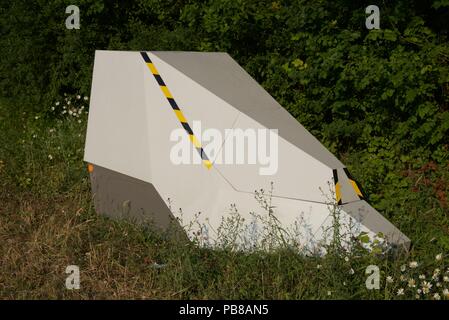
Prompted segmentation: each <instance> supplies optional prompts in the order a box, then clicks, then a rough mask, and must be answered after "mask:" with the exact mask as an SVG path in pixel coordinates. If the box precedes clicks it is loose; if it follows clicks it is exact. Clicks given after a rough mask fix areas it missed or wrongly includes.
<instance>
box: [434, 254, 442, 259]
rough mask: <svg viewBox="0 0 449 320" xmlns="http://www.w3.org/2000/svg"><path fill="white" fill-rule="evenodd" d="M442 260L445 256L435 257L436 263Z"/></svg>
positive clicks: (438, 255)
mask: <svg viewBox="0 0 449 320" xmlns="http://www.w3.org/2000/svg"><path fill="white" fill-rule="evenodd" d="M441 259H443V254H441V253H439V254H437V255H436V256H435V260H436V261H440V260H441Z"/></svg>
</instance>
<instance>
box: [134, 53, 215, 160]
mask: <svg viewBox="0 0 449 320" xmlns="http://www.w3.org/2000/svg"><path fill="white" fill-rule="evenodd" d="M140 54H141V55H142V57H143V60H144V61H145V63H146V65H147V66H148V68H149V69H150V71H151V73H152V74H153V76H154V79H155V80H156V82H157V83H158V84H159V87H160V88H161V91H162V93H163V94H164V96H165V97H166V98H167V100H168V103H169V104H170V106H171V107H172V109H173V111H174V112H175V115H176V117H177V118H178V120H179V121H180V122H181V125H182V127H183V128H184V130H185V131H186V132H187V134H188V135H189V139H190V141H191V142H192V144H193V146H194V147H195V149H196V150H197V151H198V153H199V155H200V157H201V159H202V161H203V164H204V165H205V166H206V168H207V169H210V168H211V167H212V162H211V161H210V160H209V158H208V157H207V155H206V153H205V152H204V150H203V147H202V146H201V142H200V141H199V140H198V139H197V138H196V137H195V134H194V133H193V131H192V128H191V127H190V125H189V124H188V123H187V119H186V118H185V117H184V114H183V113H182V111H181V109H180V108H179V106H178V104H177V103H176V101H175V99H174V98H173V96H172V94H171V92H170V90H168V88H167V86H166V85H165V82H164V80H162V77H161V76H160V74H159V72H158V71H157V69H156V67H155V66H154V64H153V62H152V61H151V59H150V57H149V56H148V54H147V53H146V52H144V51H142V52H140Z"/></svg>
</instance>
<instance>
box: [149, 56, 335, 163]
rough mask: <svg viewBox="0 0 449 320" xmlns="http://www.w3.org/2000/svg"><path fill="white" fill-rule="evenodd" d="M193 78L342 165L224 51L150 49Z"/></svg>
mask: <svg viewBox="0 0 449 320" xmlns="http://www.w3.org/2000/svg"><path fill="white" fill-rule="evenodd" d="M151 53H152V54H154V55H156V56H157V57H159V58H160V59H161V60H164V61H165V62H167V63H168V64H170V65H171V66H173V67H174V68H176V69H177V70H178V71H180V72H182V73H183V74H185V75H186V76H188V77H189V78H191V79H192V80H193V81H195V82H197V83H198V84H200V85H201V86H203V87H204V88H206V89H207V90H209V91H211V92H212V93H214V94H215V95H216V96H218V97H220V98H221V99H223V100H224V101H226V102H227V103H229V104H230V105H232V106H234V107H235V108H236V109H238V110H239V111H241V112H243V113H245V114H246V115H248V116H249V117H251V118H253V119H254V120H256V121H257V122H259V123H260V124H262V125H264V126H265V127H267V128H269V129H278V130H279V135H280V136H281V137H283V138H284V139H285V140H287V141H289V142H290V143H292V144H293V145H295V146H296V147H298V148H300V149H302V150H303V151H305V152H307V153H308V154H310V155H311V156H312V157H314V158H315V159H317V160H318V161H320V162H322V163H323V164H325V165H327V166H328V167H330V168H332V169H336V168H342V167H343V164H342V163H341V162H340V161H339V160H338V159H337V158H336V157H335V156H334V155H333V154H332V153H331V152H329V151H328V150H327V149H326V148H325V147H324V146H323V145H322V144H321V143H320V142H319V141H318V140H317V139H316V138H315V137H314V136H313V135H312V134H311V133H309V132H308V131H307V130H306V129H305V128H304V127H303V126H302V125H301V124H300V123H299V122H298V121H297V120H296V119H295V118H293V117H292V116H291V115H290V114H289V113H288V112H287V111H286V110H285V109H284V108H283V107H282V106H281V105H280V104H279V103H278V102H277V101H276V100H275V99H274V98H273V97H272V96H271V95H270V94H269V93H268V92H267V91H265V90H264V89H263V87H261V86H260V85H259V84H258V83H257V82H256V81H255V80H254V79H253V78H252V77H251V76H250V75H249V74H248V73H247V72H246V71H245V70H244V69H243V68H242V67H240V66H239V64H238V63H237V62H235V61H234V60H233V59H232V58H231V57H230V56H229V55H228V54H227V53H222V52H218V53H217V52H214V53H208V52H172V51H152V52H151Z"/></svg>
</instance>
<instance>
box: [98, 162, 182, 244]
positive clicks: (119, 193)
mask: <svg viewBox="0 0 449 320" xmlns="http://www.w3.org/2000/svg"><path fill="white" fill-rule="evenodd" d="M90 178H91V185H92V193H93V197H94V205H95V209H96V211H97V213H99V214H103V215H106V216H108V217H111V218H114V219H127V220H130V221H132V222H135V223H140V224H148V225H150V226H152V227H155V229H159V230H160V231H164V232H170V233H172V234H173V235H176V236H177V237H181V238H187V236H186V235H185V232H184V231H183V229H182V227H181V225H180V224H179V222H178V220H176V218H175V217H174V216H173V214H172V212H171V211H170V209H169V208H168V206H167V205H166V203H165V202H164V200H163V199H162V198H161V196H160V195H159V193H158V192H157V190H156V189H155V188H154V186H153V185H152V184H151V183H148V182H145V181H142V180H138V179H135V178H132V177H129V176H127V175H124V174H121V173H118V172H115V171H112V170H109V169H106V168H102V167H100V166H96V165H94V170H93V172H91V173H90Z"/></svg>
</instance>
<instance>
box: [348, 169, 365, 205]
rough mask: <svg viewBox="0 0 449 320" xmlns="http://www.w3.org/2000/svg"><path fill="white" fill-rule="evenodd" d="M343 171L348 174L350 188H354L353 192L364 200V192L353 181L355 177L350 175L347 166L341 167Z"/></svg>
mask: <svg viewBox="0 0 449 320" xmlns="http://www.w3.org/2000/svg"><path fill="white" fill-rule="evenodd" d="M343 170H344V172H345V173H346V175H347V176H348V179H349V182H350V183H351V185H352V188H353V189H354V191H355V193H356V194H357V196H358V197H359V199H360V200H366V196H365V193H364V192H363V190H362V188H361V187H360V185H359V184H358V183H357V181H355V179H354V178H353V177H352V175H351V174H350V173H349V170H348V169H347V168H343Z"/></svg>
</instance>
